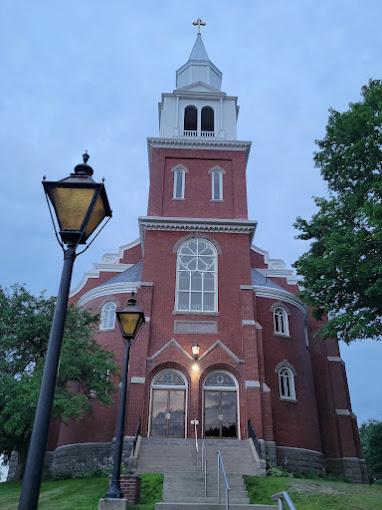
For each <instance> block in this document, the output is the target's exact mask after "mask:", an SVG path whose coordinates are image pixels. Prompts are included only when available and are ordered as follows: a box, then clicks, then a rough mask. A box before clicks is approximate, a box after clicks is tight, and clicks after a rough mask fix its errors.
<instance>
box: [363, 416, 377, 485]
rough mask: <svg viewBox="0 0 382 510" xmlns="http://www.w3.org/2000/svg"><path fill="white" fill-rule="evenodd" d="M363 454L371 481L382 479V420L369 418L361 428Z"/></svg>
mask: <svg viewBox="0 0 382 510" xmlns="http://www.w3.org/2000/svg"><path fill="white" fill-rule="evenodd" d="M359 437H360V439H361V446H362V451H363V456H364V458H365V460H366V465H367V470H368V473H369V478H370V479H371V481H375V480H382V422H381V421H378V420H368V421H367V422H364V423H362V425H361V426H360V428H359Z"/></svg>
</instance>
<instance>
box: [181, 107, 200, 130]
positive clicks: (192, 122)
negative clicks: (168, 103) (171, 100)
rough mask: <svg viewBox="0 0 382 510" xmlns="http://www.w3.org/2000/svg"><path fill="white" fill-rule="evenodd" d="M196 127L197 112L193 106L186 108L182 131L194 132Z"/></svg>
mask: <svg viewBox="0 0 382 510" xmlns="http://www.w3.org/2000/svg"><path fill="white" fill-rule="evenodd" d="M197 127H198V110H197V109H196V108H195V106H187V107H186V108H185V110H184V130H185V131H196V129H197Z"/></svg>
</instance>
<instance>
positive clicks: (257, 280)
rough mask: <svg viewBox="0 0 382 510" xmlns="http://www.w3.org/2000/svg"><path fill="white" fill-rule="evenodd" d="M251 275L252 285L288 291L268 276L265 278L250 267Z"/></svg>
mask: <svg viewBox="0 0 382 510" xmlns="http://www.w3.org/2000/svg"><path fill="white" fill-rule="evenodd" d="M251 277H252V285H256V286H258V287H268V288H271V289H277V290H283V291H284V292H289V291H288V290H285V289H284V288H283V287H281V286H280V285H277V283H275V282H273V281H272V280H271V279H270V278H267V277H266V276H264V275H263V274H261V273H260V272H259V271H256V269H251Z"/></svg>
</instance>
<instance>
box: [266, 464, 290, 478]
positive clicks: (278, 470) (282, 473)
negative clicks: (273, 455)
mask: <svg viewBox="0 0 382 510" xmlns="http://www.w3.org/2000/svg"><path fill="white" fill-rule="evenodd" d="M267 476H274V477H276V478H281V477H284V478H285V477H286V478H294V476H293V473H290V472H289V471H286V470H285V469H283V468H282V467H281V466H273V465H272V464H269V466H268V467H267Z"/></svg>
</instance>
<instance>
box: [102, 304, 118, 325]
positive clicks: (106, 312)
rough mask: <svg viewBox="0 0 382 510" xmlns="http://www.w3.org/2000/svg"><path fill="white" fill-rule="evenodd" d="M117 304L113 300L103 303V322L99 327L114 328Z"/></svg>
mask: <svg viewBox="0 0 382 510" xmlns="http://www.w3.org/2000/svg"><path fill="white" fill-rule="evenodd" d="M116 309H117V305H116V304H115V303H113V302H109V303H106V304H104V305H103V307H102V310H101V323H100V325H99V329H101V330H102V329H113V328H114V323H115V311H116Z"/></svg>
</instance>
